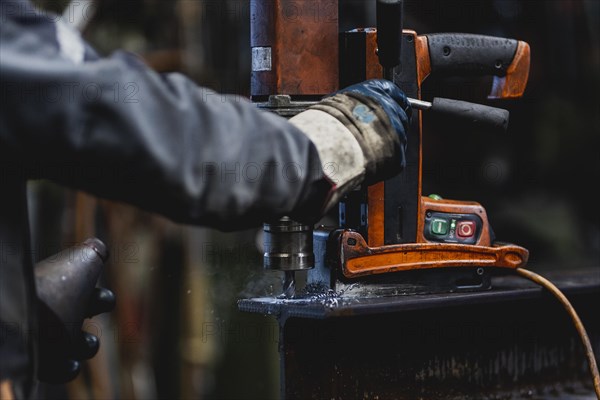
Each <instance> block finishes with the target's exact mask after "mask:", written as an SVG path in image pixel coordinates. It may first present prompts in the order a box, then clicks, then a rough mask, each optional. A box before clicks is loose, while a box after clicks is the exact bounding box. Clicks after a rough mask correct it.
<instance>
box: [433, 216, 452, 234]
mask: <svg viewBox="0 0 600 400" xmlns="http://www.w3.org/2000/svg"><path fill="white" fill-rule="evenodd" d="M431 232H432V233H433V234H435V235H445V234H447V233H448V221H447V220H445V219H438V218H436V219H434V220H433V221H432V222H431Z"/></svg>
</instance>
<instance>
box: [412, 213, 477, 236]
mask: <svg viewBox="0 0 600 400" xmlns="http://www.w3.org/2000/svg"><path fill="white" fill-rule="evenodd" d="M482 227H483V221H482V220H481V218H479V216H477V215H475V214H453V213H444V212H438V211H427V212H426V214H425V224H424V232H423V236H425V239H427V241H429V242H438V243H459V244H475V243H477V240H478V239H479V236H480V235H481V230H482Z"/></svg>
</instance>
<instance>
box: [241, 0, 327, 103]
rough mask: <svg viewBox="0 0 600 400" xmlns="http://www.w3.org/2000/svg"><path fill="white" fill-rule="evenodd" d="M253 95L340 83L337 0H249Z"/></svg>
mask: <svg viewBox="0 0 600 400" xmlns="http://www.w3.org/2000/svg"><path fill="white" fill-rule="evenodd" d="M251 14H252V19H251V45H252V48H253V56H254V57H263V58H264V57H265V54H270V57H271V61H270V65H271V67H270V69H269V68H268V66H267V64H269V63H259V62H257V63H253V64H256V65H257V66H258V65H260V68H253V71H252V89H251V90H252V96H253V99H260V97H261V96H268V95H271V94H287V95H291V96H320V95H325V94H330V93H332V92H334V91H336V90H337V89H338V80H339V79H338V47H339V44H338V17H339V15H338V1H337V0H319V1H293V0H252V1H251Z"/></svg>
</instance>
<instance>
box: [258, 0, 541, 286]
mask: <svg viewBox="0 0 600 400" xmlns="http://www.w3.org/2000/svg"><path fill="white" fill-rule="evenodd" d="M402 12H403V7H402V1H398V0H379V1H377V28H376V29H375V28H357V29H353V30H350V31H347V32H342V33H339V28H338V18H339V16H338V2H337V1H336V0H323V1H311V2H300V3H298V2H291V1H286V0H278V1H274V2H273V1H261V0H253V1H252V2H251V13H252V25H251V28H252V31H251V40H252V42H251V45H252V84H251V93H252V100H253V101H254V102H255V103H256V105H257V106H258V107H260V108H262V109H265V110H270V111H272V112H275V113H277V114H279V115H281V116H284V117H291V116H293V115H296V114H297V113H299V112H301V111H304V110H305V109H306V108H308V107H309V106H311V105H312V104H314V103H315V102H318V101H319V100H320V99H321V98H323V96H326V95H328V94H330V93H332V92H334V91H336V90H337V89H338V88H340V87H346V86H349V85H351V84H354V83H358V82H361V81H364V80H367V79H372V78H385V79H388V80H390V81H393V82H394V83H395V84H397V85H398V86H399V87H400V88H401V89H402V90H403V91H404V92H405V93H406V94H407V96H408V97H409V99H410V102H411V104H412V106H413V109H415V111H416V110H419V111H418V112H414V114H413V118H412V124H411V126H410V130H409V132H408V148H407V167H406V168H405V170H404V171H403V172H402V173H401V174H400V175H399V176H397V177H395V178H392V179H390V180H387V181H385V182H382V183H379V184H376V185H373V186H370V187H365V186H363V187H358V188H355V190H354V191H352V192H351V193H350V194H349V195H347V196H346V197H345V198H344V199H343V201H341V202H340V204H339V225H338V226H334V227H319V228H317V229H316V230H315V231H314V232H313V229H312V228H313V227H311V226H306V225H303V224H301V223H298V222H295V221H293V220H291V219H289V218H283V219H281V220H280V221H275V222H271V223H266V224H265V226H264V238H265V241H264V245H265V256H264V265H265V268H267V269H271V270H279V271H284V272H285V280H284V295H285V296H286V297H293V295H294V289H295V285H294V272H295V271H299V270H308V284H309V285H308V286H309V287H311V288H312V289H315V288H320V289H328V290H333V291H334V292H338V293H344V294H346V295H350V294H352V293H353V294H355V295H365V294H367V293H369V294H371V295H386V294H390V293H391V294H393V293H396V294H398V293H401V294H410V293H424V292H427V293H431V292H445V291H464V290H485V289H489V288H490V287H491V283H490V274H491V272H492V270H501V269H514V268H518V267H521V266H524V265H525V264H526V262H527V259H528V251H527V250H526V249H524V248H522V247H520V246H517V245H514V244H508V243H501V242H498V241H496V240H495V238H494V235H493V231H492V229H491V227H490V224H489V221H488V218H487V214H486V211H485V209H484V208H483V207H482V206H481V205H480V204H478V203H475V202H465V201H454V200H445V199H442V198H440V197H439V196H429V197H425V196H422V193H421V187H422V156H423V149H422V115H423V112H425V111H426V112H427V113H431V114H432V116H433V115H437V116H439V117H444V118H448V117H450V118H456V119H462V120H467V121H469V122H471V123H473V124H478V125H480V126H482V127H484V128H485V129H487V130H488V131H490V132H493V131H505V130H506V128H507V125H508V112H507V111H505V110H502V109H498V108H493V107H489V106H485V105H481V104H473V103H468V102H464V101H459V100H452V99H441V98H435V99H433V101H432V102H426V101H423V100H421V85H422V83H423V81H424V80H425V79H426V78H427V77H428V76H429V75H430V74H439V75H444V76H486V75H491V76H493V77H494V81H493V86H492V89H491V93H490V95H489V98H490V99H510V98H518V97H520V96H522V95H523V93H524V91H525V87H526V85H527V79H528V74H529V62H530V53H529V51H530V50H529V46H528V44H527V43H525V42H522V41H517V40H512V39H505V38H499V37H490V36H482V35H474V34H461V33H438V34H428V35H418V34H417V33H416V32H414V31H410V30H403V28H402ZM365 288H368V290H366V289H365ZM357 290H358V292H357Z"/></svg>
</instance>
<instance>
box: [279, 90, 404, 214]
mask: <svg viewBox="0 0 600 400" xmlns="http://www.w3.org/2000/svg"><path fill="white" fill-rule="evenodd" d="M411 114H412V109H411V107H410V104H409V102H408V99H407V98H406V96H405V94H404V93H403V92H402V91H401V90H400V89H399V88H398V87H397V86H396V85H395V84H393V83H392V82H390V81H386V80H383V79H375V80H369V81H365V82H363V83H359V84H356V85H352V86H350V87H347V88H345V89H342V90H340V91H338V92H336V93H334V94H332V95H331V96H328V97H326V98H324V99H323V100H321V101H320V102H319V103H317V104H316V105H314V106H312V107H310V108H309V109H308V110H307V111H304V112H302V113H300V114H298V115H296V116H295V117H293V118H291V119H290V122H292V123H293V124H294V125H296V126H297V127H298V128H299V129H300V130H301V131H302V132H304V133H305V134H306V135H307V136H308V137H309V138H310V139H311V141H312V142H313V143H314V144H315V147H316V148H317V150H318V152H319V157H320V158H321V163H322V165H323V171H324V172H325V175H326V176H327V177H328V178H329V179H331V180H332V181H333V182H334V183H335V186H334V189H333V192H332V193H331V194H330V196H329V198H328V200H327V205H326V207H325V209H328V208H329V207H331V206H332V205H333V204H335V203H336V202H337V201H339V200H340V198H341V197H342V196H343V195H344V194H345V193H347V192H348V191H349V190H351V189H352V188H354V187H355V186H357V185H359V184H361V183H363V182H365V183H366V184H372V183H375V182H378V181H382V180H385V179H388V178H391V177H392V176H394V175H396V174H398V173H399V172H400V171H401V170H402V169H403V168H404V167H405V165H406V155H405V152H406V143H407V132H408V128H409V123H410V117H411Z"/></svg>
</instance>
